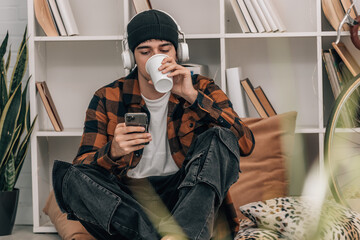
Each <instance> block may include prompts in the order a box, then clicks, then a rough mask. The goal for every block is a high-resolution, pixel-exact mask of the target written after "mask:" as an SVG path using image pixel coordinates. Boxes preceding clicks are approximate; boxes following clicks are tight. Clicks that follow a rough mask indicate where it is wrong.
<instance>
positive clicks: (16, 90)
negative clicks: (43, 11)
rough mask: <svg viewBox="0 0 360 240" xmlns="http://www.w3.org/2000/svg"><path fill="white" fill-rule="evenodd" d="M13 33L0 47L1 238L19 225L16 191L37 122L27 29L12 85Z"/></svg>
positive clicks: (18, 55) (14, 69) (13, 74)
mask: <svg viewBox="0 0 360 240" xmlns="http://www.w3.org/2000/svg"><path fill="white" fill-rule="evenodd" d="M8 38H9V33H7V34H6V36H5V38H4V40H3V42H2V44H1V46H0V236H2V235H9V234H11V233H12V229H13V226H14V222H15V216H16V211H17V205H18V199H19V190H18V189H16V188H14V186H15V183H16V181H17V179H18V177H19V174H20V171H21V168H22V166H23V163H24V159H25V156H26V152H27V148H28V145H29V142H30V135H31V133H32V131H33V128H34V123H35V120H36V119H34V121H33V122H32V123H30V105H29V103H28V102H27V98H26V94H27V89H28V84H29V80H30V77H29V78H28V79H27V80H26V82H24V84H25V86H24V87H22V85H23V83H22V81H23V77H24V75H25V72H26V68H27V63H28V50H27V30H26V29H25V32H24V36H23V39H22V42H21V45H20V48H19V51H18V53H17V59H16V62H15V65H14V68H13V71H12V74H11V78H10V81H9V84H8V78H7V77H8V70H9V65H10V59H11V52H10V50H9V51H8V56H7V58H6V61H5V54H6V52H7V44H8Z"/></svg>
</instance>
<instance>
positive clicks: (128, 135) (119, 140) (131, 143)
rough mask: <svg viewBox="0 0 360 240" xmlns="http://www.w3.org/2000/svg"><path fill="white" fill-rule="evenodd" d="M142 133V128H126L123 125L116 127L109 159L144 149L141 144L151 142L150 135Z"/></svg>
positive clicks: (143, 129)
mask: <svg viewBox="0 0 360 240" xmlns="http://www.w3.org/2000/svg"><path fill="white" fill-rule="evenodd" d="M144 131H145V128H144V127H137V126H126V125H125V123H119V124H118V125H116V127H115V131H114V138H113V140H112V143H111V149H110V157H111V158H112V159H117V158H120V157H122V156H125V155H126V154H129V153H131V152H134V151H136V150H139V149H142V148H144V145H143V144H144V143H148V142H150V141H151V140H152V139H151V134H150V133H144Z"/></svg>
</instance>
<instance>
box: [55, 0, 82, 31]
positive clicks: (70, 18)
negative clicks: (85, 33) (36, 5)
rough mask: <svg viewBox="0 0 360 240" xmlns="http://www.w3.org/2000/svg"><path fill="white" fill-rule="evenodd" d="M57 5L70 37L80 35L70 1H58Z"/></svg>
mask: <svg viewBox="0 0 360 240" xmlns="http://www.w3.org/2000/svg"><path fill="white" fill-rule="evenodd" d="M56 1H57V5H58V8H59V11H60V14H61V17H62V19H63V21H64V25H65V28H66V30H67V33H68V35H69V36H74V35H79V30H78V27H77V25H76V21H75V18H74V14H73V12H72V10H71V6H70V3H69V0H56Z"/></svg>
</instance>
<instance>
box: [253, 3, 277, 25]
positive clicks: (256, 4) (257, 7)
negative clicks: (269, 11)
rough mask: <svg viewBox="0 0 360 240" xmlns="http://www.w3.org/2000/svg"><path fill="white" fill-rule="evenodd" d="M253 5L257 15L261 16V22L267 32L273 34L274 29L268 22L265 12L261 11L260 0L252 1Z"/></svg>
mask: <svg viewBox="0 0 360 240" xmlns="http://www.w3.org/2000/svg"><path fill="white" fill-rule="evenodd" d="M252 5H253V6H254V9H255V11H256V13H257V15H258V16H259V18H260V21H261V23H262V25H263V26H264V28H265V31H266V32H271V31H272V29H271V27H270V25H269V23H268V21H267V20H266V17H265V14H264V12H263V10H262V9H261V7H260V5H259V2H258V0H252Z"/></svg>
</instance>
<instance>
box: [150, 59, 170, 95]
mask: <svg viewBox="0 0 360 240" xmlns="http://www.w3.org/2000/svg"><path fill="white" fill-rule="evenodd" d="M166 57H168V56H167V55H165V54H155V55H153V56H152V57H150V58H149V59H148V60H147V62H146V64H145V69H146V71H147V73H148V74H150V77H151V80H152V82H153V84H154V87H155V90H156V91H158V92H160V93H166V92H169V91H170V90H171V89H172V87H173V79H172V78H171V77H168V76H166V75H167V74H169V73H166V74H163V73H162V72H161V71H159V70H158V69H159V67H160V66H161V62H162V60H163V59H164V58H166Z"/></svg>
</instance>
